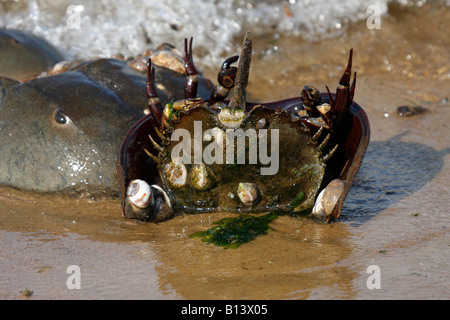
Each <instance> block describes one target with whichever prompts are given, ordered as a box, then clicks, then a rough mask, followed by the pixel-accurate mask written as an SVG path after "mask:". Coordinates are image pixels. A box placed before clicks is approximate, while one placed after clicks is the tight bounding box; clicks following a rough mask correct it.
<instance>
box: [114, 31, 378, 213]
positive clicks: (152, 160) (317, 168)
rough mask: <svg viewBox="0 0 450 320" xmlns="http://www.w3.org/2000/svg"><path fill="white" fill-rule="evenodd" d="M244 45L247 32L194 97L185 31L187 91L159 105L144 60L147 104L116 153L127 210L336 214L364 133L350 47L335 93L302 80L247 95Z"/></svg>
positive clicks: (359, 155) (366, 124) (362, 146)
mask: <svg viewBox="0 0 450 320" xmlns="http://www.w3.org/2000/svg"><path fill="white" fill-rule="evenodd" d="M251 53H252V41H251V35H250V33H246V35H245V38H244V42H243V46H242V52H241V55H240V57H239V65H238V69H237V72H236V68H235V67H231V66H230V64H231V63H233V62H235V61H237V60H238V57H237V56H236V57H232V58H229V59H227V61H225V63H224V65H223V67H222V70H221V72H222V73H223V74H222V75H223V77H222V79H220V76H219V80H221V81H219V82H220V84H219V86H218V87H216V90H215V91H214V92H213V94H211V95H210V97H209V100H205V99H203V98H201V97H197V93H196V87H195V86H196V70H195V66H194V63H193V61H192V39H191V42H190V45H189V46H188V45H187V41H186V42H185V62H186V70H187V74H188V76H187V78H186V85H185V99H184V100H179V101H173V102H171V103H169V104H167V105H165V107H164V108H163V107H162V104H161V103H160V101H159V100H158V96H157V95H156V92H155V90H154V88H155V81H154V77H153V67H152V64H151V60H149V61H148V74H147V97H148V107H149V109H150V111H151V113H150V114H149V115H147V116H145V117H143V118H142V119H140V120H139V121H138V122H137V123H136V124H135V125H134V126H133V127H132V128H131V130H130V131H129V132H128V134H127V136H126V137H125V139H124V141H123V144H122V147H121V150H120V153H119V157H118V164H117V169H118V175H119V182H120V195H121V204H122V211H123V215H124V217H126V218H136V219H143V220H151V221H162V220H165V219H168V218H170V217H172V216H173V215H175V214H177V213H179V212H187V213H196V212H212V211H226V212H236V213H244V212H252V213H257V212H269V211H273V210H276V211H278V212H308V213H311V214H312V215H314V216H315V217H318V218H320V219H326V220H327V221H328V220H329V219H331V218H333V217H334V218H337V217H339V215H340V212H341V209H342V205H343V202H344V199H345V197H346V195H347V192H348V190H349V188H350V185H351V183H352V181H353V179H354V177H355V175H356V172H357V171H358V169H359V166H360V164H361V162H362V159H363V156H364V153H365V151H366V148H367V145H368V142H369V134H370V129H369V122H368V119H367V116H366V114H365V113H364V111H363V110H362V108H361V107H359V106H358V105H357V104H356V103H354V102H353V96H354V92H355V83H356V81H355V80H356V73H355V75H354V77H353V82H352V83H351V84H350V78H351V65H352V50H351V51H350V56H349V61H348V64H347V67H346V69H345V72H344V74H343V76H342V77H341V79H340V81H339V85H338V87H337V90H336V93H335V94H331V92H330V90H329V89H328V87H327V91H328V92H327V93H325V94H323V93H320V92H319V91H318V90H317V89H316V88H314V87H310V86H306V87H305V88H304V89H303V90H302V92H301V94H300V97H295V98H290V99H285V100H281V101H276V102H270V103H261V104H256V103H251V102H247V101H246V87H247V82H248V75H249V69H250V61H251ZM224 83H226V84H227V85H226V90H222V87H223V86H224V85H223V84H224ZM232 86H235V88H234V91H233V95H232V96H231V99H230V100H229V101H226V100H224V99H225V98H226V96H227V94H228V91H229V89H230V88H231V87H232ZM217 92H219V93H220V94H219V95H217V94H216V93H217ZM203 97H204V98H207V97H205V96H203ZM180 138H181V139H180ZM235 138H236V139H235ZM205 141H206V142H207V143H206V145H205V143H204V142H205ZM230 150H231V151H230ZM268 150H270V152H268ZM269 153H270V156H269Z"/></svg>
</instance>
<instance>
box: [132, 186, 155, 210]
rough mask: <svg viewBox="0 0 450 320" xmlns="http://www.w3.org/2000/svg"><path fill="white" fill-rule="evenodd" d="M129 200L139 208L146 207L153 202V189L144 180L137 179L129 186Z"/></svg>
mask: <svg viewBox="0 0 450 320" xmlns="http://www.w3.org/2000/svg"><path fill="white" fill-rule="evenodd" d="M127 197H128V200H129V201H130V202H131V203H132V204H133V205H135V206H136V207H138V208H141V209H145V208H147V207H148V206H149V205H151V202H152V191H151V188H150V186H149V185H148V183H147V182H145V181H144V180H140V179H136V180H133V181H131V182H130V184H129V186H128V188H127Z"/></svg>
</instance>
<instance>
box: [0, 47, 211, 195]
mask: <svg viewBox="0 0 450 320" xmlns="http://www.w3.org/2000/svg"><path fill="white" fill-rule="evenodd" d="M161 50H164V49H161ZM161 50H160V51H161ZM132 62H134V61H125V60H118V59H98V58H96V59H89V60H86V61H75V62H71V63H69V62H62V63H60V64H57V65H56V66H55V67H54V68H53V69H52V70H50V71H49V72H47V73H45V74H43V75H40V76H38V77H35V78H33V79H29V80H28V81H24V82H21V81H16V80H13V79H10V78H6V77H0V141H1V144H0V185H5V186H11V187H14V188H17V189H20V190H28V191H34V192H46V193H48V192H61V193H67V194H75V195H78V194H81V195H86V196H95V197H98V196H104V195H107V196H117V174H116V160H117V154H118V152H119V148H120V145H121V142H122V139H123V137H124V136H125V135H126V133H127V131H128V129H129V128H130V127H131V126H132V125H133V124H134V123H135V122H136V121H138V120H139V119H140V118H141V117H142V116H143V115H144V114H145V111H146V108H147V106H146V104H147V99H146V98H145V86H146V77H145V73H141V72H138V71H136V70H135V69H133V68H131V67H130V64H132ZM154 76H155V79H156V80H157V81H158V83H159V84H160V86H158V87H157V88H156V92H157V93H158V95H159V97H160V98H161V101H162V102H163V103H167V102H169V101H170V100H172V99H174V98H175V97H176V96H179V95H182V94H183V85H184V81H185V74H182V73H179V72H177V71H173V70H169V69H168V68H165V67H158V66H155V72H154ZM163 85H164V87H163ZM212 87H213V86H212V83H211V82H210V81H209V80H206V79H204V78H201V77H199V85H198V90H199V92H202V94H204V93H205V92H209V91H210V90H211V89H212Z"/></svg>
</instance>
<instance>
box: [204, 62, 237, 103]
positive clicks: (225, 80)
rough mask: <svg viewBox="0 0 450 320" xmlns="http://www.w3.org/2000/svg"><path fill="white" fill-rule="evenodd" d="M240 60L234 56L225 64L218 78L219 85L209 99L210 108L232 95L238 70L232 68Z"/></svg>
mask: <svg viewBox="0 0 450 320" xmlns="http://www.w3.org/2000/svg"><path fill="white" fill-rule="evenodd" d="M238 59H239V56H232V57H230V58H228V59H226V60H225V61H224V62H223V64H222V68H221V69H220V71H219V74H218V76H217V80H218V82H219V84H218V85H217V86H215V87H214V89H213V90H212V92H211V96H210V98H209V105H210V106H212V105H214V104H215V103H217V102H219V101H223V100H224V99H225V98H226V97H227V96H228V93H230V90H231V88H233V87H234V81H235V80H236V73H237V68H236V67H232V66H231V64H232V63H234V62H236V61H237V60H238Z"/></svg>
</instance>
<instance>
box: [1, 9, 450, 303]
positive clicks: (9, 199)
mask: <svg viewBox="0 0 450 320" xmlns="http://www.w3.org/2000/svg"><path fill="white" fill-rule="evenodd" d="M441 4H442V3H441ZM441 4H435V5H430V4H429V3H424V4H422V5H421V6H420V7H419V6H406V7H403V6H399V5H392V4H390V5H389V10H388V13H387V15H385V16H383V18H382V25H381V29H375V30H369V29H367V27H366V22H365V21H363V20H361V21H356V22H353V23H351V24H349V25H348V26H347V28H346V31H345V33H343V34H340V35H338V36H336V37H334V38H331V39H326V40H319V41H317V42H308V41H306V40H302V38H300V37H299V36H298V35H295V34H294V33H289V32H287V33H286V35H282V36H280V37H279V38H276V41H275V42H274V38H273V34H270V33H266V34H265V35H264V36H262V35H259V36H258V35H256V36H255V39H254V48H255V49H254V50H255V54H254V58H253V61H252V71H251V74H250V83H249V95H250V98H251V99H252V100H259V101H268V100H277V99H281V98H284V97H288V96H289V97H291V96H295V95H297V94H298V93H299V91H300V90H301V88H302V87H303V86H304V85H305V84H310V85H315V86H317V87H318V88H319V90H324V89H325V85H328V86H330V88H331V89H332V88H334V87H335V86H336V84H337V82H338V80H339V76H340V74H341V73H342V71H343V68H344V66H345V63H346V59H347V54H348V50H349V48H351V47H353V48H354V52H355V55H354V63H353V66H354V68H355V69H356V71H357V72H358V82H357V88H356V95H355V101H356V102H358V103H359V104H360V105H361V106H362V107H363V108H364V110H365V111H366V113H367V114H368V117H369V120H370V124H371V142H370V144H369V148H368V150H367V153H366V156H365V158H364V162H363V164H362V166H361V169H360V171H359V173H358V175H357V178H356V180H355V182H354V185H353V187H352V189H351V190H350V192H349V195H348V197H347V199H346V201H345V205H344V208H343V212H342V217H341V219H340V220H339V221H337V222H333V223H330V224H322V223H317V222H314V221H311V220H309V219H307V218H291V217H280V218H278V219H277V220H275V221H274V222H273V223H271V227H272V230H271V231H269V233H268V234H267V235H265V236H262V237H259V238H257V239H256V240H255V241H253V242H251V243H248V244H245V245H243V246H241V247H239V248H238V249H236V250H232V249H227V250H225V249H222V248H218V247H214V246H212V245H205V244H204V243H202V242H201V241H199V240H198V239H190V238H189V235H190V234H191V233H193V232H196V231H199V230H204V229H206V228H209V227H211V226H212V222H214V221H217V220H219V219H221V218H223V217H225V216H226V215H225V214H203V215H186V216H180V217H176V218H174V219H172V220H170V221H167V222H164V223H160V224H153V223H141V222H138V221H133V220H126V219H123V218H122V217H121V213H120V205H119V202H118V200H117V199H104V200H100V201H92V200H89V199H73V198H66V197H60V196H45V195H35V194H28V193H22V192H19V191H16V190H11V189H8V188H1V189H0V238H1V241H0V275H1V276H0V298H3V299H21V298H24V296H23V295H22V293H21V292H22V291H24V290H25V289H26V288H27V289H29V290H31V291H33V294H32V296H31V297H30V299H53V298H63V299H105V298H111V299H119V298H120V299H134V298H143V299H398V298H402V299H449V298H450V292H449V289H448V288H449V285H450V277H449V273H448V270H449V261H450V259H449V258H450V256H449V244H450V241H449V240H450V239H449V238H450V237H449V232H448V228H449V224H448V222H449V220H448V207H449V201H448V193H449V190H450V183H449V181H450V179H449V178H450V170H449V169H450V155H449V154H450V143H449V138H448V137H449V136H450V128H449V125H448V121H449V119H450V103H449V100H448V99H449V91H448V88H449V85H450V53H449V50H448V48H449V47H450V43H449V42H450V36H449V30H450V23H449V21H450V12H449V9H448V8H447V7H443V6H442V5H441ZM267 34H270V36H267ZM194 36H195V35H194ZM239 42H240V40H238V41H237V43H238V45H239ZM275 47H276V48H275ZM204 73H205V74H206V75H208V76H209V77H210V78H212V79H215V74H216V68H212V67H211V66H209V65H205V66H204ZM402 105H421V106H423V107H424V108H426V109H427V112H425V113H424V114H421V115H418V116H414V117H409V118H407V117H399V116H397V115H396V112H395V110H396V108H397V107H398V106H402ZM70 265H78V266H79V267H80V270H81V289H80V290H69V289H68V288H67V286H66V280H67V279H68V277H69V274H67V273H66V270H67V267H68V266H70ZM370 265H377V266H378V267H379V269H380V272H381V277H380V285H381V287H380V289H369V288H368V286H367V280H368V278H369V276H370V275H371V274H369V273H367V270H368V267H369V266H370Z"/></svg>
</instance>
